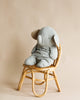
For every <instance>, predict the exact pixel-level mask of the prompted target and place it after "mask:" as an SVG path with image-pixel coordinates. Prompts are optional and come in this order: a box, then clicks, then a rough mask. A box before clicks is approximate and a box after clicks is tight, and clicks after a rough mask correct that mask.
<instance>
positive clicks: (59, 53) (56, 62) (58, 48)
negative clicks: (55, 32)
mask: <svg viewBox="0 0 80 100" xmlns="http://www.w3.org/2000/svg"><path fill="white" fill-rule="evenodd" d="M57 50H58V57H57V59H56V60H54V63H53V65H54V66H55V67H56V66H57V64H58V62H59V59H60V55H61V45H60V44H59V47H58V46H57Z"/></svg>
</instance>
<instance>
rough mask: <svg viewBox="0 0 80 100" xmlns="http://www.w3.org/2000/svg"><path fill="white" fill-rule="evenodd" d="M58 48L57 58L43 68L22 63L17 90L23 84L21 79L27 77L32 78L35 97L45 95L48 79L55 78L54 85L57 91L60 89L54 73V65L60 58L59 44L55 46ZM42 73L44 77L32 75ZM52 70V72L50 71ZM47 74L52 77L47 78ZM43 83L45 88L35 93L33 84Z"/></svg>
mask: <svg viewBox="0 0 80 100" xmlns="http://www.w3.org/2000/svg"><path fill="white" fill-rule="evenodd" d="M57 49H58V58H57V59H56V60H55V61H54V63H53V65H51V66H49V67H45V68H38V67H36V65H32V66H30V65H25V64H23V67H24V68H23V72H22V76H21V79H20V82H19V85H18V90H20V89H21V87H22V84H23V81H24V78H28V79H31V80H32V91H33V93H34V95H35V96H37V97H41V96H43V95H45V93H46V92H47V86H48V81H49V80H55V83H56V86H57V88H58V92H60V91H61V89H60V87H59V83H58V81H57V77H56V75H55V72H54V71H55V69H56V66H57V64H58V62H59V58H60V54H61V45H59V47H57ZM36 72H37V73H38V72H39V73H43V74H44V79H43V80H42V79H35V77H34V73H36ZM51 72H52V73H51ZM29 73H31V77H30V76H27V74H29ZM48 75H51V76H52V78H49V77H48ZM44 83H45V90H44V92H43V93H42V94H37V93H36V92H35V89H34V85H42V84H44Z"/></svg>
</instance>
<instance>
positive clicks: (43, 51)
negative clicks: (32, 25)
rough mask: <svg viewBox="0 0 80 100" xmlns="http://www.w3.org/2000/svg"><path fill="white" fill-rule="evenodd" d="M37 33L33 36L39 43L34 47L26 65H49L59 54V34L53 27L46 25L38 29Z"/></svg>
mask: <svg viewBox="0 0 80 100" xmlns="http://www.w3.org/2000/svg"><path fill="white" fill-rule="evenodd" d="M35 35H36V38H35ZM35 35H34V36H33V38H34V39H37V44H36V46H35V47H34V48H33V49H32V52H31V53H32V54H31V56H30V57H29V58H27V59H26V60H25V62H24V63H25V64H26V65H35V64H36V66H37V67H48V66H50V65H51V64H53V62H54V60H55V59H56V58H57V56H58V51H57V47H56V46H59V39H58V36H57V34H56V32H55V31H54V29H52V28H51V27H44V28H42V29H40V30H38V31H37V32H36V33H35Z"/></svg>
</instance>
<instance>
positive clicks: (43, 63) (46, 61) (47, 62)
mask: <svg viewBox="0 0 80 100" xmlns="http://www.w3.org/2000/svg"><path fill="white" fill-rule="evenodd" d="M51 64H53V60H52V59H50V58H47V59H44V60H41V61H40V62H39V63H37V67H48V66H50V65H51Z"/></svg>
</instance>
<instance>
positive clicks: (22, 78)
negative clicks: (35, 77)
mask: <svg viewBox="0 0 80 100" xmlns="http://www.w3.org/2000/svg"><path fill="white" fill-rule="evenodd" d="M25 75H26V71H25V68H24V69H23V72H22V75H21V79H20V81H19V85H18V90H20V89H21V87H22V84H23V81H24V78H25Z"/></svg>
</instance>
